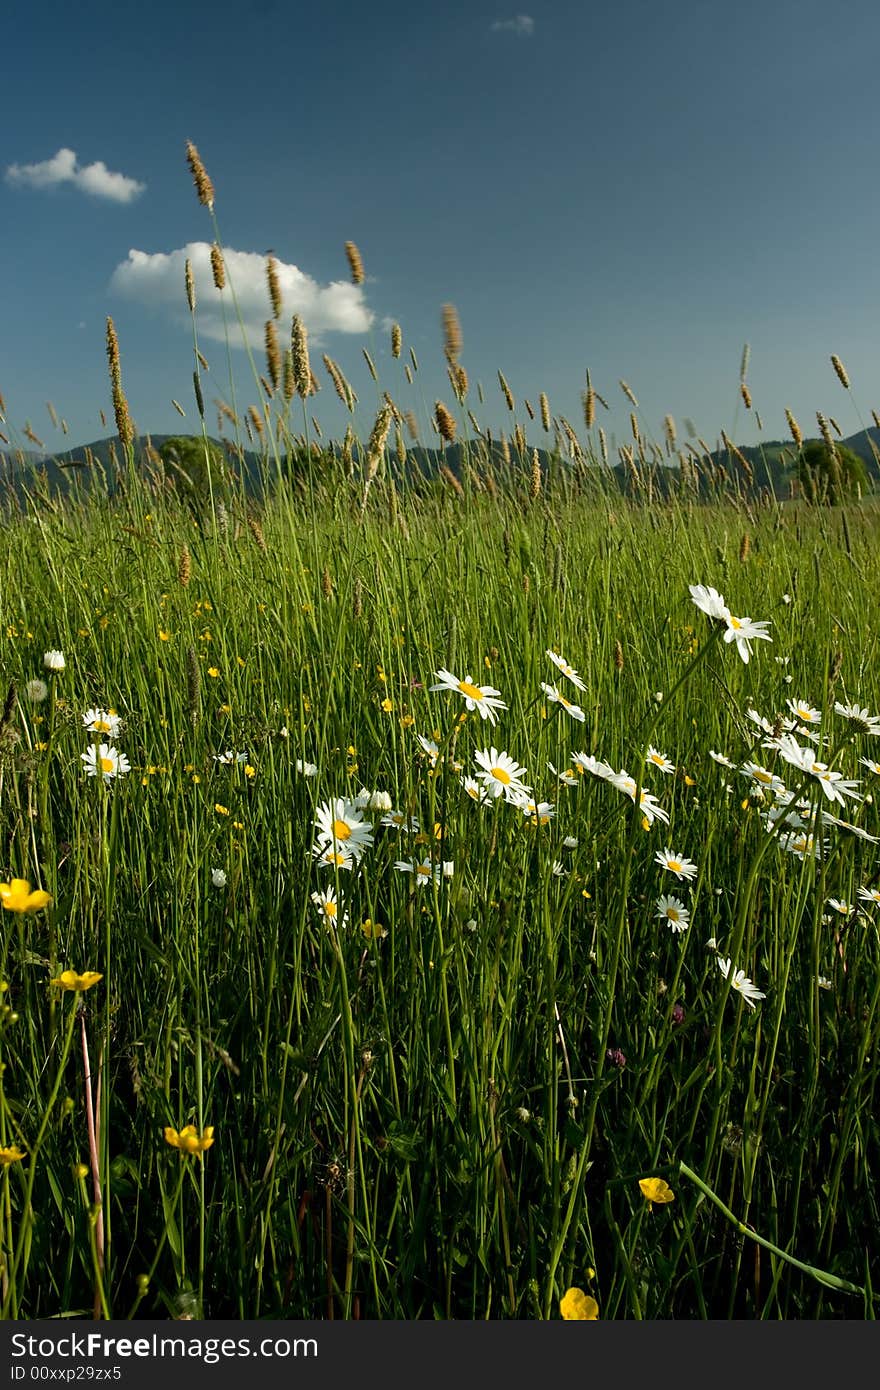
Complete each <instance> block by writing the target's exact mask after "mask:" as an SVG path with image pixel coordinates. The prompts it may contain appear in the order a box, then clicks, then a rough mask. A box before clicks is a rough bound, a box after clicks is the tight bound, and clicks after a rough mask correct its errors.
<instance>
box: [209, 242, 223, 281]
mask: <svg viewBox="0 0 880 1390" xmlns="http://www.w3.org/2000/svg"><path fill="white" fill-rule="evenodd" d="M211 274H212V276H213V277H214V287H215V289H218V290H222V289H225V287H226V267H225V265H224V264H223V252H222V251H221V250H220V247H219V246H218V245H217V243H216V241H215V242H214V244H213V246H212V247H211Z"/></svg>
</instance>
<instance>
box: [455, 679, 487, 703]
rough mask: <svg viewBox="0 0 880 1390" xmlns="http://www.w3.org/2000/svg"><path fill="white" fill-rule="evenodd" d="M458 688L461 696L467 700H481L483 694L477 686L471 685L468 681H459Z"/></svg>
mask: <svg viewBox="0 0 880 1390" xmlns="http://www.w3.org/2000/svg"><path fill="white" fill-rule="evenodd" d="M458 688H459V690H460V691H461V693H462V695H466V696H467V698H468V699H469V700H482V699H483V692H482V690H481V689H480V687H479V686H478V685H471V683H470V681H459V682H458Z"/></svg>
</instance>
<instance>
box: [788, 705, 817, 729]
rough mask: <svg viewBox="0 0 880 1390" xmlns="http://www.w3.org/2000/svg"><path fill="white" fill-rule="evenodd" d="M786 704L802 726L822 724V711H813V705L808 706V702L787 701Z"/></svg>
mask: <svg viewBox="0 0 880 1390" xmlns="http://www.w3.org/2000/svg"><path fill="white" fill-rule="evenodd" d="M785 703H786V704H787V705H788V708H789V709H790V710H791V712H792V714H793V715H794V717H795V719H799V720H800V721H801V723H802V724H821V722H822V714H821V711H820V710H817V709H813V707H812V705H808V704H807V702H806V700H786V702H785Z"/></svg>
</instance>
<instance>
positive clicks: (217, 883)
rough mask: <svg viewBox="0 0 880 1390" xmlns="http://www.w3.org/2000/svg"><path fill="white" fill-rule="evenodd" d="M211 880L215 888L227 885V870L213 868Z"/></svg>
mask: <svg viewBox="0 0 880 1390" xmlns="http://www.w3.org/2000/svg"><path fill="white" fill-rule="evenodd" d="M211 882H212V884H213V885H214V887H215V888H225V887H226V871H225V870H224V869H212V870H211Z"/></svg>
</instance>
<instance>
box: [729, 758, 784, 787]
mask: <svg viewBox="0 0 880 1390" xmlns="http://www.w3.org/2000/svg"><path fill="white" fill-rule="evenodd" d="M740 772H741V773H742V775H743V777H748V778H749V780H750V781H751V782H753V783H754V784H755V786H757V787H762V788H763V790H764V791H769V792H784V791H785V783H784V782H783V780H782V778H781V777H779V776H777V774H776V773H775V772H770V771H769V769H768V768H766V767H762V766H761V764H760V763H743V765H742V767H741V768H740Z"/></svg>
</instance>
